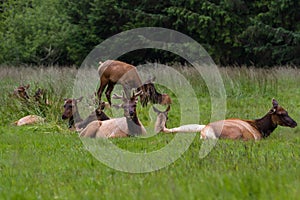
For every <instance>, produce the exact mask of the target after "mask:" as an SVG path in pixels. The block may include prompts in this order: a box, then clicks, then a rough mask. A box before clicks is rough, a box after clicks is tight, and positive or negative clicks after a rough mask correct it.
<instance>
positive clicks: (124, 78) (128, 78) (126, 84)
mask: <svg viewBox="0 0 300 200" xmlns="http://www.w3.org/2000/svg"><path fill="white" fill-rule="evenodd" d="M99 64H100V66H99V68H98V74H99V77H100V87H99V89H98V92H97V94H98V98H99V101H101V96H102V93H103V91H104V89H105V88H106V86H107V89H106V91H105V94H106V98H107V100H108V103H109V104H110V105H111V92H112V91H113V89H114V86H115V84H117V83H118V84H121V85H122V86H123V89H124V91H125V94H126V97H127V98H130V93H131V89H133V88H138V87H140V86H141V85H142V82H141V79H140V76H139V75H138V73H137V69H136V67H134V66H133V65H130V64H127V63H124V62H120V61H116V60H107V61H105V62H104V63H102V62H100V63H99Z"/></svg>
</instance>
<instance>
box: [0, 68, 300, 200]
mask: <svg viewBox="0 0 300 200" xmlns="http://www.w3.org/2000/svg"><path fill="white" fill-rule="evenodd" d="M175 68H176V69H177V70H178V71H179V72H180V73H181V74H183V75H184V76H185V77H186V78H187V80H188V81H189V82H190V84H191V85H192V87H193V90H194V91H195V93H196V96H197V99H198V100H199V112H200V114H201V116H200V120H199V122H198V123H201V124H206V123H208V122H209V121H210V114H211V103H210V94H209V91H208V89H207V87H206V85H205V82H203V80H202V79H201V77H199V74H197V73H195V71H194V70H192V69H187V68H185V67H179V66H176V67H175ZM219 71H220V73H221V75H222V78H223V82H224V86H225V89H226V95H227V99H226V105H227V108H226V117H227V118H230V117H236V118H243V119H255V118H259V117H262V116H263V115H264V114H266V113H267V112H268V111H269V109H270V108H271V106H272V104H271V100H272V98H273V97H274V98H276V99H277V100H278V102H279V104H280V105H282V106H283V107H284V108H286V109H287V110H288V111H289V114H290V116H291V117H292V118H293V119H294V120H295V121H297V122H298V124H299V122H300V115H299V113H300V112H299V109H300V89H299V85H300V69H297V68H292V67H277V68H272V69H257V68H237V67H228V68H220V69H219ZM76 72H77V71H76V69H75V68H61V69H60V68H57V67H48V68H33V67H31V68H23V67H20V68H8V67H2V68H0V78H1V79H0V87H1V93H2V94H1V96H0V102H1V107H0V114H1V115H0V122H1V125H2V126H1V127H0V175H1V178H0V199H121V198H122V199H299V196H300V190H299V188H300V137H299V134H300V131H299V130H300V129H299V127H296V128H295V129H290V128H286V127H278V128H277V129H276V130H275V131H274V132H273V134H272V135H271V136H270V137H269V138H267V139H264V140H261V141H257V142H254V141H248V142H243V141H228V140H219V141H218V142H217V144H216V146H215V147H214V148H213V149H212V151H211V152H210V153H209V155H208V156H206V157H205V158H204V159H200V158H199V149H200V148H201V145H202V143H203V141H201V140H200V139H199V133H197V136H196V137H195V139H194V140H193V142H192V143H191V145H190V147H189V149H188V150H187V151H186V152H185V153H184V154H183V155H182V156H181V157H180V158H179V159H177V160H176V161H175V162H173V163H172V164H170V165H168V166H167V167H165V168H163V169H161V170H157V171H153V172H150V173H141V174H132V173H125V172H120V171H117V170H115V169H112V168H110V167H107V166H106V165H104V164H103V163H101V162H100V161H98V160H97V159H96V158H95V157H93V155H92V154H91V153H90V152H89V151H87V149H86V147H85V146H84V145H83V143H82V141H81V140H80V138H79V137H78V135H77V133H76V132H72V131H69V130H68V129H67V122H66V121H62V120H61V114H62V105H63V99H64V98H66V97H71V96H72V94H73V93H72V92H73V81H74V78H75V77H76ZM27 83H30V84H31V87H30V89H29V93H30V95H31V96H32V95H33V93H34V91H35V90H36V89H37V88H38V87H42V88H47V90H48V94H49V95H48V97H49V100H50V101H51V102H52V104H51V105H50V106H38V105H37V104H35V103H34V102H30V103H25V102H21V101H20V100H18V99H16V98H13V97H11V96H10V95H9V94H11V93H12V91H13V89H14V88H15V87H16V86H18V85H20V84H27ZM95 84H96V83H95ZM159 90H160V91H161V92H169V91H168V90H167V89H165V88H164V87H159ZM172 98H173V99H174V104H173V105H172V109H171V111H170V113H169V122H168V126H169V127H174V126H177V125H179V122H180V120H181V119H180V116H181V115H180V114H181V113H180V107H179V105H178V101H177V100H176V94H173V93H172ZM185 101H186V105H184V106H185V107H187V109H193V108H189V105H190V104H189V98H187V99H186V100H185ZM84 105H85V104H84ZM182 106H183V105H182ZM160 108H162V107H160ZM149 109H150V106H148V107H147V108H141V107H140V105H139V106H138V113H139V118H140V119H141V121H142V122H143V123H144V124H147V123H148V120H149V115H148V110H149ZM107 113H108V115H109V114H111V113H112V111H111V110H107ZM27 114H38V115H40V116H43V117H46V122H45V123H43V124H39V125H33V126H24V127H16V126H14V125H13V122H14V121H16V120H18V119H19V118H21V117H23V116H25V115H27ZM149 134H150V135H151V134H152V135H153V136H152V137H148V138H143V139H140V138H121V139H114V140H112V142H113V143H114V144H116V145H117V146H119V147H120V148H123V149H126V150H128V151H132V152H144V153H147V152H152V151H154V150H158V149H160V148H162V147H164V146H165V145H167V144H169V143H170V142H171V141H172V139H173V138H174V136H173V135H165V134H158V135H154V134H153V133H149Z"/></svg>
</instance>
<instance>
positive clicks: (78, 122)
mask: <svg viewBox="0 0 300 200" xmlns="http://www.w3.org/2000/svg"><path fill="white" fill-rule="evenodd" d="M82 99H83V97H80V98H77V99H75V98H73V99H71V98H69V99H65V103H64V112H63V114H62V119H63V120H66V119H69V129H74V128H75V129H76V130H78V131H79V130H82V129H83V128H85V127H86V126H87V125H88V124H89V123H90V122H92V121H95V120H102V121H104V120H108V119H109V117H108V116H107V115H106V114H105V113H104V112H103V110H104V108H105V106H106V105H105V102H102V103H101V104H100V105H99V107H98V108H97V109H95V112H92V113H91V114H90V115H89V116H88V117H87V118H86V119H85V120H83V119H82V118H81V117H80V114H79V111H78V106H77V103H78V102H81V100H82Z"/></svg>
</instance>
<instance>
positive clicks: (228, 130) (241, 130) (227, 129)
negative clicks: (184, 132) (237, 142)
mask: <svg viewBox="0 0 300 200" xmlns="http://www.w3.org/2000/svg"><path fill="white" fill-rule="evenodd" d="M272 104H273V107H272V108H271V110H270V111H269V112H268V113H267V114H266V115H265V116H264V117H262V118H260V119H256V120H241V119H226V120H221V121H217V122H212V123H209V124H208V125H207V126H205V128H203V129H202V130H201V138H203V139H206V138H225V139H242V140H249V139H254V140H259V139H261V138H266V137H268V136H269V135H270V134H271V133H272V132H273V131H274V130H275V128H276V127H277V126H278V125H280V126H288V127H291V128H295V127H296V126H297V123H296V122H295V121H294V120H293V119H292V118H291V117H290V116H289V115H288V112H287V111H286V110H285V109H284V108H283V107H281V106H280V105H279V104H278V102H277V101H276V100H275V99H273V100H272Z"/></svg>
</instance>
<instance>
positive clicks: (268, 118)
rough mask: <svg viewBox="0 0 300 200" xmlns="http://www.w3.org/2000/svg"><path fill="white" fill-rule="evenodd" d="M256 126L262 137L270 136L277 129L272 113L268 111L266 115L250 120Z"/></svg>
mask: <svg viewBox="0 0 300 200" xmlns="http://www.w3.org/2000/svg"><path fill="white" fill-rule="evenodd" d="M248 123H250V124H251V125H252V126H254V127H255V128H256V129H257V130H258V131H259V132H260V133H261V134H262V137H264V138H265V137H268V136H270V134H271V133H272V132H273V131H274V130H275V129H276V127H277V124H275V123H274V122H273V120H272V115H271V114H270V113H267V114H266V115H265V116H264V117H262V118H260V119H256V120H252V121H248Z"/></svg>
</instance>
